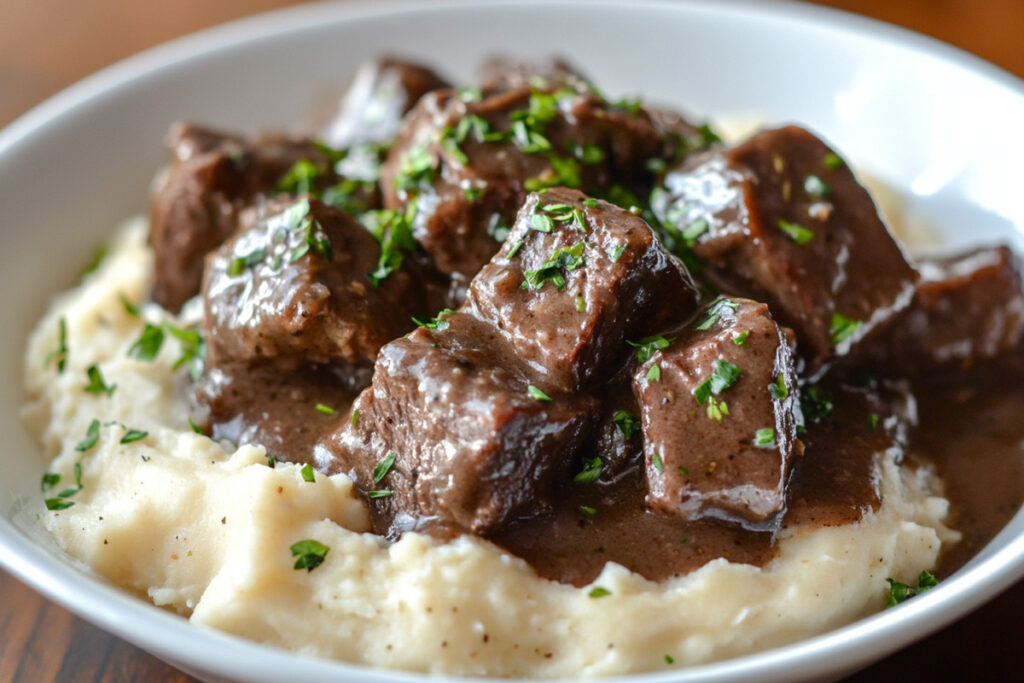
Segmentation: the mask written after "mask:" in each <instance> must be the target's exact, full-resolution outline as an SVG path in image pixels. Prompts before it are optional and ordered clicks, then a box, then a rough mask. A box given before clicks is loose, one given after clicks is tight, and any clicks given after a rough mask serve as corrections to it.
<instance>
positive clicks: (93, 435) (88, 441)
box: [75, 420, 100, 453]
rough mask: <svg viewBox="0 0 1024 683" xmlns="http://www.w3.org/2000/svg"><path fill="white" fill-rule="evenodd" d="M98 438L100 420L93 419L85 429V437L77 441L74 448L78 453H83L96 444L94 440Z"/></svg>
mask: <svg viewBox="0 0 1024 683" xmlns="http://www.w3.org/2000/svg"><path fill="white" fill-rule="evenodd" d="M99 440H100V421H99V420H93V421H92V422H90V423H89V428H88V429H86V430H85V438H84V439H82V440H81V441H79V442H78V444H77V445H76V446H75V450H76V451H79V452H80V453H85V452H86V451H88V450H89V449H90V448H92V447H93V446H95V445H96V442H97V441H99Z"/></svg>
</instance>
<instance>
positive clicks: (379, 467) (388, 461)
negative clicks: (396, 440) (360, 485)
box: [373, 453, 395, 484]
mask: <svg viewBox="0 0 1024 683" xmlns="http://www.w3.org/2000/svg"><path fill="white" fill-rule="evenodd" d="M394 466H395V454H394V453H388V455H387V457H386V458H384V459H383V460H381V461H380V462H379V463H377V464H376V466H374V468H373V483H374V484H379V483H380V482H381V480H382V479H383V478H384V477H386V476H388V472H390V471H391V468H392V467H394Z"/></svg>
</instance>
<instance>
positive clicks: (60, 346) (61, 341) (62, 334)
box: [44, 316, 68, 374]
mask: <svg viewBox="0 0 1024 683" xmlns="http://www.w3.org/2000/svg"><path fill="white" fill-rule="evenodd" d="M53 361H57V373H58V374H59V373H63V372H64V368H65V366H66V365H67V362H68V321H67V319H66V318H64V317H63V316H61V318H60V320H59V321H57V348H56V349H54V350H53V351H51V352H50V353H48V354H47V355H46V361H45V363H44V365H47V366H48V365H49V364H50V363H52V362H53Z"/></svg>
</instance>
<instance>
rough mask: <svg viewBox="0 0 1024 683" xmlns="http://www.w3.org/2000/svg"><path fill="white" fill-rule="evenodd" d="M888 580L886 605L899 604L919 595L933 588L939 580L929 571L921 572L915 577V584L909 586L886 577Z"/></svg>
mask: <svg viewBox="0 0 1024 683" xmlns="http://www.w3.org/2000/svg"><path fill="white" fill-rule="evenodd" d="M886 581H888V582H889V599H888V600H887V601H886V603H885V606H886V607H893V606H895V605H898V604H900V603H901V602H903V601H904V600H907V599H909V598H912V597H914V596H915V595H920V594H921V593H924V592H925V591H926V590H929V589H931V588H935V587H936V586H937V585H939V580H938V579H937V578H935V576H934V575H932V574H931V573H930V572H927V571H924V572H921V575H920V576H919V577H917V586H915V587H911V586H908V585H907V584H905V583H900V582H899V581H895V580H893V579H886Z"/></svg>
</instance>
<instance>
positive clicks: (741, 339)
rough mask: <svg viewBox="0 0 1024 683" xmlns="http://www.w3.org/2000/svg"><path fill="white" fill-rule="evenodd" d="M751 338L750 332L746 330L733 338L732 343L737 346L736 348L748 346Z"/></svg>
mask: <svg viewBox="0 0 1024 683" xmlns="http://www.w3.org/2000/svg"><path fill="white" fill-rule="evenodd" d="M749 336H750V330H745V331H743V332H740V333H739V334H737V335H736V336H735V337H733V338H732V343H733V344H735V345H736V346H746V345H747V337H749Z"/></svg>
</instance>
